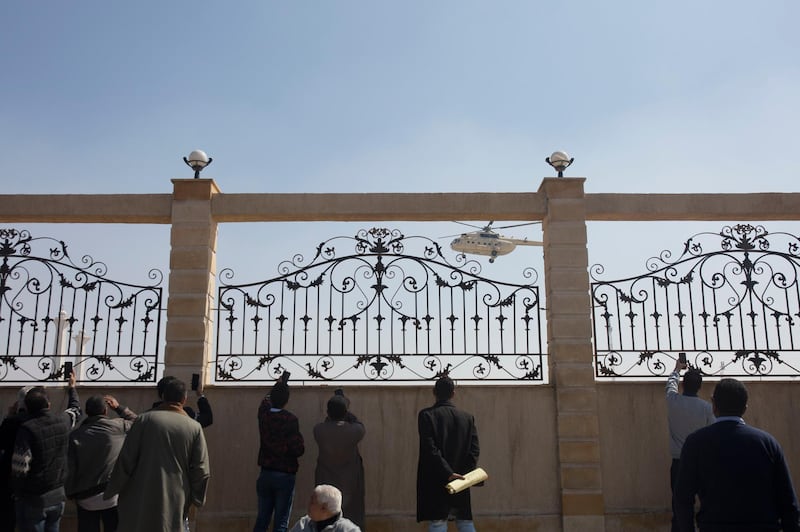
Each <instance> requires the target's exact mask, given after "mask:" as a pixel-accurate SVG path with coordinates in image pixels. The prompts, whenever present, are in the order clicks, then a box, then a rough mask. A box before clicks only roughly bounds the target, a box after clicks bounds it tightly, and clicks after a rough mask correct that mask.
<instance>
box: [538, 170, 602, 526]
mask: <svg viewBox="0 0 800 532" xmlns="http://www.w3.org/2000/svg"><path fill="white" fill-rule="evenodd" d="M584 181H585V179H584V178H548V179H544V181H542V184H541V186H540V187H539V192H540V193H542V194H543V195H544V196H545V197H546V201H547V215H546V216H545V218H544V221H543V226H544V227H543V233H544V268H545V276H544V278H545V294H546V301H547V337H548V353H549V355H550V367H551V375H550V378H551V382H552V383H553V387H554V389H555V394H556V409H557V412H556V419H557V427H556V430H557V438H558V462H559V480H560V484H561V485H560V489H561V515H562V526H563V530H564V531H565V532H579V531H580V532H593V531H603V530H605V505H604V501H603V479H602V475H601V463H600V439H599V438H600V436H599V433H600V431H599V424H598V409H597V390H596V388H595V380H594V370H593V367H592V356H593V355H592V353H593V351H592V337H591V334H592V326H591V314H590V309H591V302H590V296H589V257H588V251H587V246H586V205H585V198H584V190H583V183H584Z"/></svg>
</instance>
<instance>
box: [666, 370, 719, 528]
mask: <svg viewBox="0 0 800 532" xmlns="http://www.w3.org/2000/svg"><path fill="white" fill-rule="evenodd" d="M686 367H687V364H686V362H681V360H680V359H678V360H677V361H676V362H675V369H673V370H672V373H670V374H669V378H667V420H668V422H669V451H670V454H671V455H672V466H671V467H670V470H669V480H670V482H669V483H670V490H671V491H672V531H673V532H676V531H678V530H680V528H679V527H678V522H677V520H676V519H675V485H676V482H677V479H678V469H679V467H680V457H681V449H683V442H684V441H686V437H687V436H688V435H689V434H691V433H692V432H694V431H696V430H697V429H701V428H703V427H705V426H706V425H710V424H711V423H713V422H714V419H715V418H714V412H713V410H712V408H711V403H709V402H708V401H704V400H703V399H700V398H699V397H697V392H699V391H700V386H702V384H703V374H702V373H700V372H699V371H698V370H696V369H690V370H689V371H687V372H686V374H685V375H684V376H683V395H681V394H679V393H678V380H679V379H680V372H681V370H684V369H686Z"/></svg>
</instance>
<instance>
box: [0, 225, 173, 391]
mask: <svg viewBox="0 0 800 532" xmlns="http://www.w3.org/2000/svg"><path fill="white" fill-rule="evenodd" d="M0 258H2V264H0V353H2V354H1V355H0V382H7V383H11V382H20V383H22V382H46V381H53V380H60V379H63V378H64V365H65V363H66V362H71V363H72V364H73V371H75V373H76V376H77V377H78V379H79V380H82V381H99V382H104V383H113V382H132V381H134V382H135V381H155V377H156V374H155V373H156V372H155V368H156V365H157V363H158V353H159V349H160V346H159V334H160V330H161V301H162V294H161V290H162V289H161V288H160V287H159V286H158V285H159V284H160V283H161V280H162V277H163V276H162V274H161V272H160V271H158V270H151V271H150V272H149V275H148V277H149V279H150V280H152V281H154V284H152V285H147V286H137V285H132V284H127V283H121V282H116V281H112V280H110V279H108V278H106V270H107V268H106V265H105V264H103V263H102V262H96V261H95V260H94V259H92V257H91V256H89V255H83V256H82V257H81V259H80V261H79V264H76V263H74V262H73V261H72V258H71V257H70V255H69V253H68V252H67V246H66V244H65V243H64V242H63V241H59V240H56V239H53V238H50V237H36V238H34V237H32V236H31V234H30V233H29V232H28V231H26V230H17V229H0Z"/></svg>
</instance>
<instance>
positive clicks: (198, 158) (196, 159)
mask: <svg viewBox="0 0 800 532" xmlns="http://www.w3.org/2000/svg"><path fill="white" fill-rule="evenodd" d="M213 160H214V159H212V158H211V157H209V156H208V155H206V152H204V151H203V150H194V151H193V152H192V153H190V154H189V158H188V159H187V158H186V157H184V158H183V162H185V163H186V164H188V165H189V167H191V169H192V170H194V178H195V179H199V178H200V172H201V171H202V170H203V168H205V167H206V166H208V165H209V164H211V161H213Z"/></svg>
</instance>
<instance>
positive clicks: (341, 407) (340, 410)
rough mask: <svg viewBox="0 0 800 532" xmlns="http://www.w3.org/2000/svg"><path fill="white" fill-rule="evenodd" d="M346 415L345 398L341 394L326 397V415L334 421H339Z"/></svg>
mask: <svg viewBox="0 0 800 532" xmlns="http://www.w3.org/2000/svg"><path fill="white" fill-rule="evenodd" d="M346 415H347V399H345V398H344V397H342V396H341V395H334V396H333V397H331V398H330V399H328V417H329V418H331V419H332V420H334V421H341V420H343V419H344V418H345V416H346Z"/></svg>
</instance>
